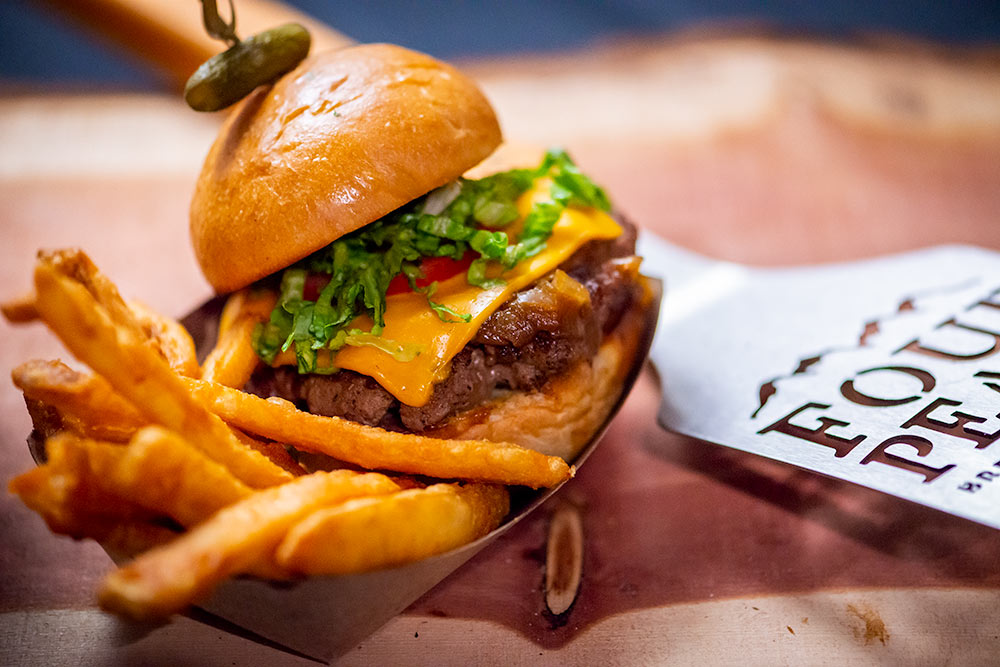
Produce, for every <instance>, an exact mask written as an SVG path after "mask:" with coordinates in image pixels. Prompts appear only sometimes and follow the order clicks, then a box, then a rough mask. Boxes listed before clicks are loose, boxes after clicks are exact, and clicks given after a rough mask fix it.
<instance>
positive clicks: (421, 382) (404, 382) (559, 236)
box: [278, 181, 622, 406]
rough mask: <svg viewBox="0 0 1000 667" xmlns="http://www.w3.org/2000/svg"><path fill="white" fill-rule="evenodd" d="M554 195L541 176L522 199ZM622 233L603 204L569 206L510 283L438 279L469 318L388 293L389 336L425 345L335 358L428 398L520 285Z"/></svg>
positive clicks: (437, 297) (407, 399)
mask: <svg viewBox="0 0 1000 667" xmlns="http://www.w3.org/2000/svg"><path fill="white" fill-rule="evenodd" d="M547 198H548V182H547V181H539V183H537V184H536V186H535V187H534V188H533V189H532V190H530V191H528V192H527V193H525V194H524V195H522V197H521V198H520V199H519V200H518V208H519V210H520V211H521V215H522V217H523V216H524V215H526V214H527V212H528V210H529V209H530V208H531V204H532V203H533V202H534V201H536V200H538V199H542V200H544V199H547ZM515 230H516V224H515V225H512V229H510V230H508V233H509V234H511V236H514V234H515ZM621 233H622V229H621V227H619V226H618V223H616V222H615V221H614V220H613V219H612V218H611V216H609V215H608V214H606V213H604V212H603V211H599V210H597V209H590V208H587V209H581V208H574V207H568V208H567V209H566V210H565V211H564V212H563V214H562V216H561V217H560V218H559V220H558V221H557V222H556V224H555V227H554V228H553V230H552V236H551V237H550V238H549V240H548V241H547V242H546V247H545V249H544V250H543V251H542V252H540V253H539V254H537V255H535V256H534V257H531V258H529V259H527V260H524V261H523V262H521V263H520V264H518V265H517V266H515V267H514V268H512V269H511V270H509V271H506V272H504V273H503V274H502V275H501V277H502V278H503V279H504V280H505V281H506V284H504V285H503V286H501V287H494V288H491V289H485V290H484V289H481V288H479V287H475V286H472V285H469V284H468V282H466V277H465V274H464V273H462V274H459V275H457V276H454V277H453V278H449V279H448V280H446V281H443V282H441V283H439V284H438V288H437V292H435V294H434V297H433V298H434V301H436V302H438V303H442V304H445V305H446V306H449V307H451V308H453V309H454V310H455V311H456V312H459V313H468V314H469V315H471V316H472V318H471V319H470V320H469V322H443V321H441V319H440V318H439V317H438V315H437V313H435V312H434V311H433V310H431V308H430V307H428V305H427V299H426V298H425V297H424V296H423V295H422V294H417V293H415V292H406V293H403V294H395V295H392V296H390V297H388V298H387V299H386V310H385V328H384V329H383V331H382V336H383V337H384V338H386V339H388V340H391V341H394V342H396V343H399V344H400V345H401V346H403V347H404V349H405V348H412V349H419V350H420V353H419V354H418V355H417V356H416V357H415V358H413V359H412V360H410V361H398V360H396V359H395V358H393V357H392V355H390V354H388V353H386V352H383V351H382V350H379V349H377V348H374V347H367V346H365V347H354V346H345V347H343V348H341V350H340V351H339V352H338V353H337V355H336V357H335V359H334V362H333V363H334V364H335V365H336V366H339V367H340V368H347V369H350V370H353V371H357V372H358V373H362V374H364V375H368V376H371V377H373V378H374V379H375V380H377V381H378V383H379V384H381V385H382V386H383V387H385V389H386V390H387V391H388V392H389V393H391V394H392V395H393V396H395V397H396V398H397V399H399V400H400V402H402V403H405V404H406V405H413V406H421V405H425V404H426V403H427V401H428V400H430V397H431V393H432V392H433V390H434V384H435V383H437V382H439V381H441V380H442V379H444V378H445V377H447V375H448V372H449V364H450V363H451V360H452V358H453V357H454V356H455V355H456V354H458V353H459V352H460V351H461V350H462V348H464V347H465V346H466V345H467V344H468V342H469V341H470V340H472V338H473V336H475V335H476V332H477V331H478V330H479V327H480V326H481V325H482V324H483V322H484V321H485V320H486V318H488V317H489V316H490V315H491V314H493V312H494V311H496V309H497V308H499V307H500V306H501V305H502V304H503V303H504V302H505V301H507V300H508V299H509V298H510V297H511V296H512V295H513V294H514V293H515V292H518V291H519V290H521V289H523V288H525V287H527V286H529V285H531V284H532V283H534V282H535V281H536V280H538V279H539V278H541V277H542V276H544V275H545V274H547V273H548V272H550V271H552V270H553V269H555V268H556V267H557V266H559V265H560V264H562V263H563V262H564V261H566V260H567V259H569V257H570V256H571V255H572V254H573V253H574V252H576V251H577V250H578V249H579V248H580V247H581V246H582V245H583V244H585V243H587V242H588V241H591V240H594V239H612V238H615V237H617V236H618V235H619V234H621ZM490 275H491V276H493V275H496V274H493V273H491V274H490ZM352 326H356V327H357V328H360V329H363V330H365V331H367V330H369V329H370V328H371V320H370V319H368V318H367V317H363V318H358V319H357V320H355V322H354V324H353V325H352ZM282 357H283V358H281V359H280V360H279V362H278V363H282V362H284V361H286V360H288V361H291V362H292V363H294V355H292V356H291V358H290V359H289V358H288V356H286V355H282ZM320 363H321V364H322V363H323V362H322V361H321V362H320Z"/></svg>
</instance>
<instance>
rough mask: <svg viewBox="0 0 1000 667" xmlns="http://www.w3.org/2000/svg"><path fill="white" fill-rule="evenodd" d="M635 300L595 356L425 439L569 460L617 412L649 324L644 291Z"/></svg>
mask: <svg viewBox="0 0 1000 667" xmlns="http://www.w3.org/2000/svg"><path fill="white" fill-rule="evenodd" d="M640 280H643V279H642V278H641V277H640ZM644 287H645V285H644ZM638 301H639V303H637V304H636V307H634V308H632V309H630V310H629V311H628V312H627V313H626V314H625V315H624V316H623V317H622V319H621V321H620V322H619V323H618V326H617V327H615V329H614V330H613V331H612V332H611V333H610V334H608V335H607V336H605V338H604V341H603V342H602V343H601V346H600V348H598V350H597V354H596V355H594V357H593V358H591V359H587V360H584V361H581V362H579V363H578V364H576V365H575V366H573V367H572V368H570V369H569V370H568V371H567V372H565V373H563V374H561V375H558V376H557V377H555V378H552V379H551V380H549V381H548V382H547V383H545V384H544V385H543V386H542V387H541V388H540V389H538V390H537V391H532V392H528V393H524V392H516V393H515V392H509V393H507V394H506V395H501V396H498V397H497V398H495V399H493V400H492V401H490V402H489V403H485V404H483V405H480V406H477V407H475V408H472V409H471V410H467V411H466V412H462V413H459V414H457V415H455V416H454V417H452V418H450V419H449V420H448V421H447V422H445V423H444V425H442V426H440V427H438V428H435V429H433V430H431V431H428V432H427V433H425V435H429V436H433V437H435V438H447V439H452V440H471V439H482V440H493V441H497V442H513V443H516V444H519V445H521V446H522V447H527V448H529V449H534V450H536V451H539V452H542V453H543V454H548V455H550V456H559V457H561V458H563V459H564V460H566V461H570V462H571V461H572V460H573V459H574V458H576V455H577V454H578V453H579V452H580V450H581V449H582V448H583V446H584V445H586V444H587V443H588V442H590V440H591V439H592V438H593V436H594V434H595V433H597V431H598V430H599V429H600V428H601V427H602V426H603V425H604V422H605V420H606V419H607V418H608V415H610V414H611V411H612V410H614V409H615V407H616V405H617V403H618V399H619V397H620V396H621V393H622V389H623V386H624V384H625V380H626V378H627V377H628V375H629V371H630V370H631V369H632V366H633V364H634V362H635V361H636V355H637V354H638V353H639V343H640V341H641V340H642V337H643V333H644V331H645V328H646V323H647V320H648V317H647V314H648V309H649V307H650V302H651V298H650V296H649V290H648V289H644V296H642V297H640V299H639V300H638Z"/></svg>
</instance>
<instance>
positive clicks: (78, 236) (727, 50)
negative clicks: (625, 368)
mask: <svg viewBox="0 0 1000 667" xmlns="http://www.w3.org/2000/svg"><path fill="white" fill-rule="evenodd" d="M469 69H470V70H471V71H472V72H473V73H474V74H475V75H476V76H477V77H479V79H480V80H481V81H482V83H483V86H484V88H485V89H486V91H487V93H488V95H489V96H490V97H491V98H492V99H493V101H494V103H495V105H496V106H497V108H498V112H499V114H500V116H501V120H502V122H503V125H504V127H505V131H506V134H507V136H508V137H510V138H512V139H515V140H524V141H531V142H538V143H543V144H561V145H565V146H568V147H569V148H570V149H571V152H573V153H574V154H575V156H576V157H577V159H578V161H579V162H580V163H581V164H582V165H583V166H584V168H585V169H586V170H587V171H588V172H590V173H591V174H592V175H593V176H594V177H595V178H596V179H597V180H599V181H601V182H602V183H604V184H605V185H606V186H607V188H608V190H609V191H610V192H611V193H612V195H613V197H614V199H615V201H616V204H617V205H618V206H619V207H620V208H621V209H622V210H624V211H625V212H627V213H628V214H629V215H630V216H631V217H632V218H633V219H635V220H636V221H637V222H638V223H639V224H640V225H641V226H642V227H644V228H645V229H647V230H651V231H653V232H655V233H657V234H660V235H661V236H663V237H665V238H667V239H670V240H671V241H673V242H674V243H677V244H679V245H683V246H686V247H689V248H693V249H695V250H698V251H700V252H703V253H706V254H709V255H712V256H715V257H720V258H725V259H730V260H734V261H740V262H745V263H752V264H772V265H773V264H802V263H811V262H825V261H838V260H846V259H853V258H860V257H870V256H874V255H877V254H880V253H885V252H891V251H899V250H906V249H912V248H917V247H924V246H927V245H933V244H939V243H945V242H963V243H974V244H978V245H981V246H984V247H988V248H993V249H998V250H1000V224H998V222H1000V159H998V158H1000V66H998V65H997V59H996V58H995V54H982V53H981V54H940V53H933V52H930V51H928V50H925V49H915V48H912V47H909V46H898V45H897V46H895V47H888V46H878V47H874V46H864V47H858V46H855V47H851V48H846V47H838V46H822V45H810V44H798V43H775V42H765V41H760V40H751V39H747V40H689V41H682V42H660V43H656V42H653V43H646V44H630V45H621V46H617V47H609V48H607V49H603V50H600V51H595V52H591V53H586V54H572V55H567V56H565V57H555V58H550V59H546V60H544V61H543V60H536V59H524V60H518V61H504V62H493V63H474V64H471V65H470V67H469ZM218 121H219V118H218V117H214V116H209V117H206V116H199V115H196V114H194V113H193V112H189V111H187V110H186V109H185V108H184V107H183V106H182V105H181V103H180V102H179V101H178V100H177V99H174V98H168V97H158V96H134V95H112V94H101V95H96V94H95V95H65V94H46V95H7V96H4V97H3V98H0V230H2V232H0V233H2V237H0V238H2V247H0V257H2V261H0V297H3V298H6V297H12V296H15V295H17V294H19V293H20V292H22V291H25V290H27V288H28V286H29V279H30V272H31V266H32V262H33V255H34V252H35V250H36V249H37V248H39V247H60V246H76V245H78V246H81V247H83V248H85V249H86V250H87V251H88V252H89V253H90V254H91V256H92V257H93V258H94V259H95V261H96V262H97V263H98V265H99V266H101V267H102V268H103V269H104V270H105V271H106V272H107V273H108V274H110V275H111V277H112V278H113V279H114V280H115V281H116V282H117V283H118V284H119V285H120V287H121V288H122V291H123V293H124V294H125V295H126V296H129V297H136V298H140V299H142V300H145V301H146V302H148V303H149V304H150V305H152V306H154V307H156V308H159V309H161V310H163V311H165V312H167V313H170V314H175V315H180V314H183V313H184V312H186V311H187V310H189V309H190V308H192V307H193V306H194V305H196V304H198V303H200V302H201V301H202V300H203V299H205V298H206V297H207V296H208V295H209V289H208V287H207V285H206V283H205V282H204V280H203V279H202V278H201V276H200V274H199V271H198V268H197V266H196V264H195V262H194V259H193V256H192V253H191V250H190V248H189V245H188V240H187V206H188V201H189V196H190V190H191V187H192V184H193V182H194V179H195V176H196V174H197V171H198V169H199V167H200V160H201V158H202V156H203V155H204V153H205V152H206V151H207V148H208V145H209V143H210V142H211V140H212V137H213V136H214V132H215V129H216V127H217V123H218ZM668 288H669V286H668ZM0 337H2V339H3V341H4V344H3V345H2V346H0V372H2V373H3V374H5V375H6V374H8V373H9V372H10V370H11V369H12V368H13V367H14V366H16V365H17V364H19V363H20V362H22V361H24V360H26V359H29V358H33V357H42V358H52V357H58V356H60V355H62V356H65V354H64V353H63V352H62V351H61V350H60V347H59V345H58V343H57V342H56V341H55V340H54V339H53V338H52V337H51V336H49V335H48V334H47V333H45V332H44V331H43V330H42V329H41V328H40V327H28V328H19V327H12V326H10V325H8V324H6V323H3V324H0ZM663 381H665V382H669V381H670V378H664V379H663ZM656 382H657V380H656V378H654V377H653V375H652V374H651V373H647V374H646V375H645V376H643V377H642V379H641V381H640V383H639V386H638V387H637V388H636V390H635V391H634V392H633V394H632V395H631V397H630V398H629V400H628V401H627V403H626V404H625V406H624V408H623V410H622V412H621V413H620V415H619V416H618V418H617V419H616V420H615V422H614V423H613V425H612V427H611V430H610V432H609V433H608V435H607V436H606V438H605V440H604V441H603V442H602V444H601V445H600V446H599V447H598V449H597V451H596V452H595V454H594V455H593V456H592V458H591V459H589V460H588V462H587V463H586V465H585V466H583V468H582V470H581V471H580V474H579V475H578V477H577V479H575V480H574V481H573V482H571V483H570V484H569V485H568V486H567V487H566V488H565V489H564V490H563V492H562V493H561V494H560V495H559V496H558V497H557V498H556V499H555V500H556V502H557V503H558V502H570V503H573V504H574V505H576V506H577V507H579V508H580V509H581V512H582V516H583V521H584V530H585V544H586V553H585V562H584V580H583V584H582V587H581V592H580V596H579V598H578V599H577V602H576V604H575V606H574V607H573V609H572V611H571V612H570V613H569V614H568V616H567V617H566V618H563V619H561V620H560V621H559V622H555V621H554V620H553V619H551V618H550V617H548V616H547V615H546V614H545V613H544V612H543V609H544V604H543V601H542V597H541V593H540V584H541V577H542V567H541V561H540V554H541V553H542V552H543V546H544V533H545V528H546V520H547V516H548V515H549V513H550V512H551V511H552V509H553V508H554V507H555V505H554V504H552V503H550V505H549V506H546V507H545V508H543V509H542V510H541V511H539V512H537V513H536V514H535V515H534V516H532V517H530V518H529V519H528V520H526V521H524V522H523V523H521V524H520V525H518V526H517V527H516V528H515V529H514V530H513V531H512V532H511V533H510V534H509V535H508V536H506V537H505V538H504V539H502V540H500V541H499V542H498V543H495V544H494V545H492V546H490V547H489V548H487V550H486V551H484V552H483V553H481V554H480V555H479V556H478V557H476V558H475V559H474V560H473V561H472V562H470V563H469V564H468V565H467V566H465V567H464V568H462V569H460V570H459V571H457V572H456V573H455V574H453V575H452V576H451V577H450V578H449V579H447V580H446V581H445V582H443V583H442V584H441V585H439V586H438V587H437V588H435V589H433V590H432V591H430V592H428V593H427V594H426V595H425V596H424V597H423V598H422V599H420V600H419V601H417V602H416V603H415V604H414V605H413V606H412V607H411V608H410V609H409V610H407V611H406V612H405V613H404V614H402V615H401V616H399V617H397V618H396V619H394V620H392V621H390V622H389V623H388V624H387V625H386V626H384V627H383V628H382V629H381V630H379V631H378V632H377V633H375V634H374V635H373V636H372V637H370V638H369V639H368V640H366V641H364V642H363V643H362V644H361V645H360V646H359V647H357V649H356V650H354V651H352V652H351V653H349V654H348V655H346V656H345V657H344V658H343V663H344V664H373V663H374V664H400V663H406V664H471V663H486V664H517V663H524V662H540V663H548V664H557V663H558V664H595V663H613V664H662V663H664V662H671V663H674V664H688V663H700V664H704V663H709V664H712V663H734V664H735V663H739V664H788V663H808V664H875V663H883V664H928V665H930V664H943V663H946V662H950V663H955V664H987V663H995V662H996V661H997V652H998V651H1000V638H998V636H1000V631H998V630H997V628H1000V533H997V532H996V531H993V530H990V529H987V528H984V527H982V526H978V525H975V524H972V523H969V522H965V521H961V520H958V519H953V518H950V517H948V516H945V515H942V514H939V513H937V512H934V511H930V510H925V509H921V508H919V507H915V506H912V505H909V504H907V503H904V502H901V501H896V500H894V499H892V498H888V497H885V496H881V495H879V494H876V493H874V492H869V491H866V490H862V489H858V488H854V487H852V486H850V485H846V484H841V483H837V482H833V481H830V480H827V479H825V478H820V477H818V476H814V475H811V474H808V473H804V472H801V471H797V470H794V469H791V468H788V467H785V466H782V465H779V464H773V463H768V462H765V461H763V460H760V459H756V458H754V457H751V456H749V455H744V454H740V453H736V452H731V451H729V450H726V449H725V448H721V447H716V446H712V445H707V444H703V443H699V442H695V441H692V440H689V439H686V438H682V437H678V436H675V435H671V434H668V433H665V432H663V431H662V430H660V429H659V427H658V426H657V425H656V423H655V411H656V406H657V403H658V400H659V396H658V390H657V384H656ZM29 427H30V422H29V419H28V417H27V414H26V412H25V411H24V408H23V404H22V402H21V398H20V395H19V394H18V392H16V391H15V390H14V388H13V387H11V386H10V385H9V384H6V385H5V386H2V387H0V452H2V456H0V477H2V478H3V479H9V478H10V477H12V476H13V475H15V474H17V473H19V472H21V471H24V470H26V469H28V468H29V467H30V466H31V465H32V462H31V459H30V457H29V456H28V452H27V448H26V447H25V445H24V437H25V435H26V434H27V432H28V430H29ZM109 568H110V562H109V560H108V559H107V557H106V556H105V555H104V553H103V552H102V551H101V550H100V549H99V548H98V547H97V546H96V545H94V544H92V543H76V542H73V541H72V540H69V539H67V538H62V537H55V536H53V535H51V534H50V533H49V532H48V531H47V529H46V528H45V526H44V525H43V522H42V521H41V520H40V519H39V518H38V517H37V516H35V515H33V514H32V513H31V512H29V511H28V510H27V509H25V508H24V507H23V506H22V505H21V504H20V503H19V502H18V501H16V499H14V498H13V497H11V496H9V495H6V494H4V495H3V496H2V497H0V663H2V664H51V665H55V664H115V663H136V664H171V665H174V664H219V665H223V664H225V665H229V664H308V661H306V660H305V659H303V658H300V657H295V656H291V655H288V654H285V653H282V652H279V651H277V650H275V649H273V648H268V647H265V646H261V645H259V644H256V643H254V642H251V641H249V640H246V639H242V638H239V637H236V636H234V635H230V634H227V633H224V632H221V631H219V630H216V629H214V628H210V627H208V626H204V625H201V624H199V623H197V622H195V621H192V620H190V619H186V618H180V619H177V620H175V621H174V622H173V623H171V624H170V625H168V626H166V627H163V628H160V629H157V630H155V631H152V632H150V633H148V634H145V635H142V634H130V635H129V634H126V635H123V634H121V632H120V630H118V629H117V627H116V626H113V624H111V623H110V621H109V620H108V619H107V618H106V617H105V616H103V615H102V614H101V613H100V612H98V611H96V609H95V606H94V590H95V587H96V584H97V582H98V580H99V578H100V577H101V576H102V574H103V573H104V572H106V571H107V570H108V569H109ZM376 594H377V592H376Z"/></svg>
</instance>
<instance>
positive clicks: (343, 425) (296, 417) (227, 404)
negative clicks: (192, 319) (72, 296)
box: [183, 378, 573, 488]
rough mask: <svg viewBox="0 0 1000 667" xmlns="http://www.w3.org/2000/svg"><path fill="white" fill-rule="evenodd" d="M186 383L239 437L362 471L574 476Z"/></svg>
mask: <svg viewBox="0 0 1000 667" xmlns="http://www.w3.org/2000/svg"><path fill="white" fill-rule="evenodd" d="M183 382H184V383H185V384H186V385H187V386H188V388H189V389H190V390H191V393H192V395H194V396H196V397H197V398H198V400H199V402H201V403H202V404H204V405H206V406H208V408H209V409H210V410H212V411H214V412H215V413H216V414H217V415H219V416H220V417H222V418H223V419H224V420H226V422H228V423H230V424H232V425H234V426H236V427H238V428H240V429H242V430H244V431H247V432H249V433H253V434H255V435H259V436H262V437H265V438H268V439H270V440H277V441H278V442H286V443H288V444H290V445H292V446H294V447H297V448H299V449H306V450H310V451H315V452H320V453H322V454H327V455H329V456H332V457H334V458H336V459H340V460H342V461H348V462H350V463H354V464H356V465H359V466H361V467H363V468H368V469H375V470H395V471H398V472H405V473H412V474H418V475H427V476H429V477H438V478H441V479H450V478H457V479H471V480H477V481H483V482H496V483H500V484H520V485H524V486H530V487H533V488H538V487H543V486H555V485H556V484H558V483H560V482H563V481H565V480H566V479H569V478H570V477H572V475H573V471H572V468H570V467H569V466H568V465H567V464H566V462H565V461H563V460H562V459H560V458H557V457H554V456H545V455H544V454H540V453H538V452H536V451H534V450H530V449H525V448H523V447H518V446H517V445H513V444H509V443H502V442H490V441H486V440H441V439H437V438H429V437H425V436H418V435H412V434H408V433H393V432H389V431H384V430H382V429H379V428H375V427H371V426H364V425H362V424H357V423H355V422H350V421H347V420H345V419H338V418H336V417H323V416H320V415H313V414H310V413H308V412H302V411H301V410H298V409H297V408H296V407H295V406H294V405H293V404H292V403H290V402H288V401H285V400H282V399H276V398H272V399H266V400H265V399H263V398H260V397H259V396H254V395H252V394H247V393H245V392H242V391H238V390H236V389H232V388H231V387H224V386H222V385H220V384H216V383H213V382H206V381H204V380H195V379H192V378H183Z"/></svg>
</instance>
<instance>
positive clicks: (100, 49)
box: [0, 0, 1000, 90]
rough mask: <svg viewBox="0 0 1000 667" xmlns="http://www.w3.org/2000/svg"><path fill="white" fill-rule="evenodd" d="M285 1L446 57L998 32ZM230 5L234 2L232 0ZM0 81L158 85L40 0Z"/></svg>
mask: <svg viewBox="0 0 1000 667" xmlns="http://www.w3.org/2000/svg"><path fill="white" fill-rule="evenodd" d="M177 2H189V3H191V5H192V11H197V8H196V6H197V1H196V0H177ZM288 4H291V5H295V6H297V7H299V8H300V9H302V10H303V11H305V12H307V13H309V14H312V15H313V16H316V17H318V18H320V19H322V20H325V21H326V22H328V23H329V24H330V25H332V26H333V27H334V28H336V29H338V30H340V31H341V32H344V33H346V34H347V35H350V36H351V37H354V38H356V39H358V40H360V41H389V42H395V43H398V44H402V45H404V46H408V47H411V48H416V49H419V50H422V51H426V52H428V53H431V54H433V55H435V56H438V57H442V58H446V59H463V58H474V57H484V56H490V55H495V54H511V53H539V52H546V51H554V50H562V49H570V48H583V47H586V46H587V45H589V44H594V43H599V42H601V41H607V40H614V39H621V38H624V37H627V36H651V35H655V34H662V33H668V32H677V31H683V30H697V29H706V28H708V29H716V28H721V29H723V30H725V29H733V30H740V29H748V28H749V29H756V30H761V29H764V30H769V31H773V32H778V33H780V34H786V35H808V36H812V37H831V38H837V39H857V38H865V37H869V36H873V35H874V36H885V35H889V36H895V37H902V38H914V39H917V40H926V41H931V42H937V43H941V44H945V45H969V46H983V45H995V44H997V43H998V42H1000V0H985V1H980V2H975V1H970V0H965V1H962V0H959V1H956V2H941V1H936V2H935V1H933V0H909V1H907V0H888V1H883V2H878V1H874V2H873V1H872V0H841V1H840V2H801V1H797V0H771V1H770V2H761V3H747V2H739V1H737V0H700V1H699V0H663V1H657V0H619V1H617V2H613V3H605V2H583V1H579V0H576V1H574V0H547V1H542V2H532V1H530V0H509V1H507V2H472V1H469V2H462V1H461V0H447V1H441V2H420V1H418V0H409V1H407V0H395V1H389V0H386V1H375V2H329V1H325V0H290V1H289V3H288ZM220 5H224V2H222V3H220ZM236 5H237V12H238V11H239V0H237V2H236ZM223 13H224V15H225V13H226V12H225V11H224V12H223ZM0 81H3V82H5V83H7V84H11V83H13V84H28V85H48V84H60V85H69V86H72V87H102V88H115V89H132V90H153V89H157V88H160V87H161V86H164V85H166V84H165V79H164V78H163V75H161V74H159V73H158V72H156V71H155V70H154V69H153V68H152V67H151V66H149V65H147V64H145V63H143V62H140V61H138V60H137V59H135V58H134V57H133V56H131V55H129V54H128V53H126V52H124V51H122V50H119V49H118V48H116V47H114V46H109V45H107V44H105V43H104V42H102V41H101V40H99V39H98V38H96V37H94V36H92V35H91V34H89V33H87V32H86V31H84V30H82V29H81V28H78V27H77V26H76V25H74V24H72V23H70V22H68V21H66V20H65V19H63V18H62V17H61V16H60V15H59V14H58V13H57V12H56V11H55V10H53V9H51V8H50V7H49V6H47V5H46V4H45V3H44V2H41V1H40V0H0Z"/></svg>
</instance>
